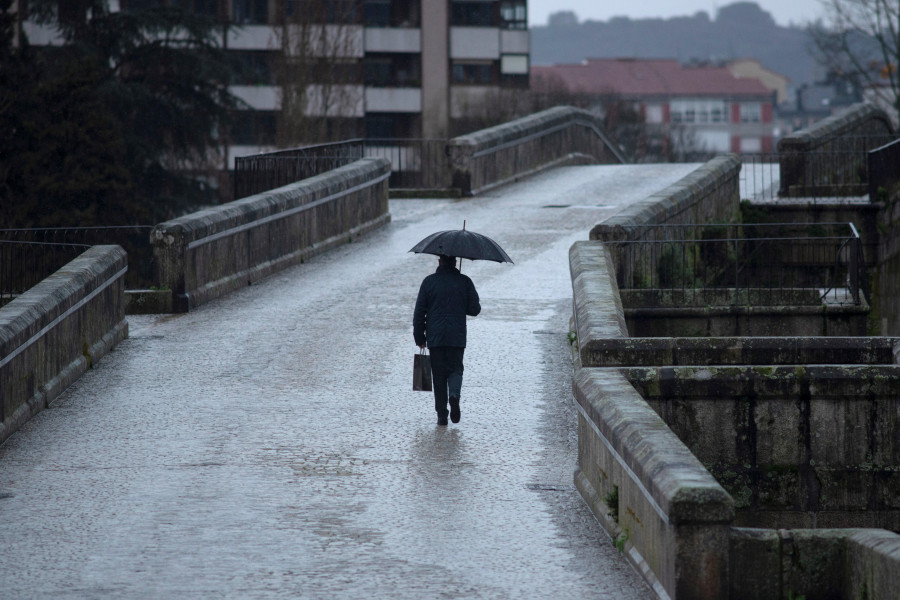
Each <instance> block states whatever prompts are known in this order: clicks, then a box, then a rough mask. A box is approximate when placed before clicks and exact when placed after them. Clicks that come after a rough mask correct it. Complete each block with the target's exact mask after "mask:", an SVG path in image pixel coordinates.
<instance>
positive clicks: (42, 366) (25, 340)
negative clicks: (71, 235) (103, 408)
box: [0, 246, 128, 442]
mask: <svg viewBox="0 0 900 600" xmlns="http://www.w3.org/2000/svg"><path fill="white" fill-rule="evenodd" d="M127 265H128V260H127V256H126V254H125V251H124V250H122V248H121V247H119V246H94V247H92V248H90V249H88V250H87V251H86V252H84V253H83V254H82V255H81V256H79V257H78V258H76V259H75V260H73V261H71V262H69V263H68V264H67V265H65V266H64V267H62V268H61V269H60V270H58V271H57V272H56V273H54V274H53V275H51V276H50V277H48V278H46V279H44V280H43V281H42V282H40V283H39V284H37V285H36V286H34V287H33V288H31V289H30V290H28V291H27V292H25V293H24V294H22V295H20V296H18V297H17V298H16V299H14V300H13V301H12V302H10V303H9V304H7V305H5V306H4V307H3V308H2V309H0V442H2V441H3V440H5V439H6V438H8V437H9V436H10V435H12V433H14V432H15V431H17V430H18V429H19V427H21V426H22V424H24V423H25V422H26V421H27V420H28V419H30V418H31V417H32V416H34V415H35V414H37V413H38V412H40V411H41V410H43V409H44V408H46V407H47V406H48V405H49V403H50V402H51V401H52V400H53V399H54V398H56V397H57V396H58V395H59V394H60V393H61V392H62V391H63V390H64V389H66V387H68V386H69V385H70V384H71V383H72V382H73V381H75V380H76V379H78V377H80V376H81V374H82V373H84V372H85V371H86V370H87V369H89V368H91V366H92V365H93V363H94V362H96V361H97V360H99V359H100V358H101V357H102V356H103V355H105V354H106V353H107V352H109V351H110V350H111V349H112V348H113V347H114V346H115V345H116V344H117V343H119V342H120V341H121V340H123V339H124V338H126V337H127V336H128V323H127V322H126V321H125V278H124V275H125V271H126V270H127Z"/></svg>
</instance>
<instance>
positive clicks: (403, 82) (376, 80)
mask: <svg viewBox="0 0 900 600" xmlns="http://www.w3.org/2000/svg"><path fill="white" fill-rule="evenodd" d="M420 65H421V62H420V57H419V55H417V54H402V55H400V54H390V55H378V54H369V55H368V56H366V58H365V63H364V66H363V73H364V82H365V84H366V85H369V86H373V87H418V86H420V85H421V76H420V72H421V66H420Z"/></svg>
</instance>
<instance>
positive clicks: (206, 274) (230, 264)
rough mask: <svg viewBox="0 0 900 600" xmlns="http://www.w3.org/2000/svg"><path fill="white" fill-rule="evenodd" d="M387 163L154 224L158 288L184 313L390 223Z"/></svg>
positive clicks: (369, 163) (357, 166) (371, 162)
mask: <svg viewBox="0 0 900 600" xmlns="http://www.w3.org/2000/svg"><path fill="white" fill-rule="evenodd" d="M389 176H390V162H388V161H387V160H385V159H382V158H375V159H362V160H359V161H357V162H354V163H352V164H350V165H347V166H345V167H340V168H337V169H334V170H332V171H329V172H327V173H325V174H322V175H318V176H316V177H311V178H309V179H304V180H302V181H299V182H297V183H293V184H290V185H286V186H284V187H280V188H277V189H274V190H271V191H268V192H263V193H260V194H256V195H254V196H249V197H247V198H242V199H240V200H236V201H234V202H230V203H228V204H224V205H222V206H217V207H214V208H210V209H208V210H203V211H200V212H196V213H193V214H190V215H186V216H184V217H180V218H178V219H174V220H172V221H167V222H165V223H161V224H160V225H157V226H156V227H155V228H154V229H153V232H152V233H151V235H150V238H151V243H152V245H153V254H154V257H155V260H156V266H157V269H158V274H159V278H158V281H159V285H160V287H161V288H166V289H169V290H171V292H172V296H173V308H174V310H176V311H187V310H189V309H190V308H191V307H193V306H197V305H199V304H202V303H204V302H208V301H209V300H212V299H213V298H217V297H219V296H222V295H224V294H226V293H228V292H230V291H233V290H235V289H238V288H240V287H243V286H246V285H250V284H252V283H253V282H254V281H258V280H260V279H262V278H264V277H266V276H268V275H270V274H271V273H273V272H276V271H279V270H281V269H284V268H286V267H288V266H291V265H294V264H297V263H300V262H303V261H304V260H306V259H307V258H309V257H310V256H312V255H314V254H317V253H320V252H323V251H325V250H327V249H329V248H332V247H334V246H337V245H340V244H344V243H347V242H350V241H352V240H353V239H354V238H356V237H358V236H360V235H362V234H363V233H365V232H367V231H370V230H372V229H374V228H376V227H378V226H381V225H383V224H385V223H387V222H388V221H389V220H390V214H389V213H388V178H389Z"/></svg>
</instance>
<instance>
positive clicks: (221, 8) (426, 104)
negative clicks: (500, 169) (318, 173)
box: [24, 0, 529, 167]
mask: <svg viewBox="0 0 900 600" xmlns="http://www.w3.org/2000/svg"><path fill="white" fill-rule="evenodd" d="M164 2H168V3H171V4H176V5H178V6H180V7H182V8H187V9H190V10H193V11H195V12H198V13H203V14H206V15H209V16H210V17H213V18H215V19H217V20H218V21H219V22H221V23H222V24H223V32H224V33H223V35H222V44H223V46H224V47H225V48H226V49H227V50H228V52H229V53H230V54H231V55H232V57H233V58H235V59H236V60H237V61H238V62H239V63H240V64H242V65H243V67H244V68H243V69H242V70H241V73H240V75H238V76H237V78H236V80H235V81H233V85H232V86H231V90H232V92H233V93H234V94H235V95H236V96H237V97H239V98H240V99H242V100H243V101H244V103H245V104H246V106H247V107H248V110H244V111H240V113H239V114H237V115H235V126H234V128H233V130H232V131H231V132H230V135H229V136H228V140H229V144H228V145H229V147H228V156H229V167H231V166H232V165H233V160H234V157H235V156H242V155H247V154H254V153H258V152H262V151H268V150H272V149H275V148H277V147H278V146H279V145H291V146H297V145H303V144H306V143H309V142H322V141H326V138H327V139H328V140H329V141H335V140H338V139H344V138H348V137H368V138H445V137H448V136H450V135H456V134H459V133H464V132H466V131H468V130H467V129H466V122H467V119H468V111H469V110H471V108H472V107H473V106H476V105H477V104H478V103H479V102H488V101H489V96H490V93H491V92H492V91H497V90H503V89H509V88H513V89H515V88H527V87H528V82H529V33H528V27H527V0H500V1H497V0H494V1H485V0H393V1H392V0H110V9H111V10H114V11H115V10H122V11H129V10H142V9H147V8H150V7H153V6H156V5H159V4H161V3H164ZM226 25H227V27H226ZM24 30H25V32H26V34H27V35H28V36H29V39H30V40H31V42H32V43H33V44H42V43H44V44H45V43H53V42H54V36H53V32H52V29H49V28H46V27H45V28H40V27H37V26H34V25H33V24H32V25H30V26H29V25H28V24H26V27H25V28H24ZM292 114H293V115H296V116H297V119H295V122H296V123H298V126H297V132H296V135H293V136H291V135H285V128H287V127H288V124H290V123H291V122H292V121H291V119H290V118H289V116H290V115H292ZM286 116H287V117H288V118H286ZM313 124H315V126H316V127H320V128H324V129H317V130H316V131H315V132H314V133H315V135H313V126H312V125H313ZM304 131H306V132H309V137H311V138H312V139H303V137H304Z"/></svg>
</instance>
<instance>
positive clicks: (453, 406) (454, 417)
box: [450, 396, 459, 423]
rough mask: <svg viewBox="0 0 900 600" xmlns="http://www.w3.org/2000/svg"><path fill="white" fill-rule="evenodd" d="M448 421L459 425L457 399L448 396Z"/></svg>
mask: <svg viewBox="0 0 900 600" xmlns="http://www.w3.org/2000/svg"><path fill="white" fill-rule="evenodd" d="M450 420H451V421H453V422H454V423H459V398H457V397H456V396H450Z"/></svg>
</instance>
